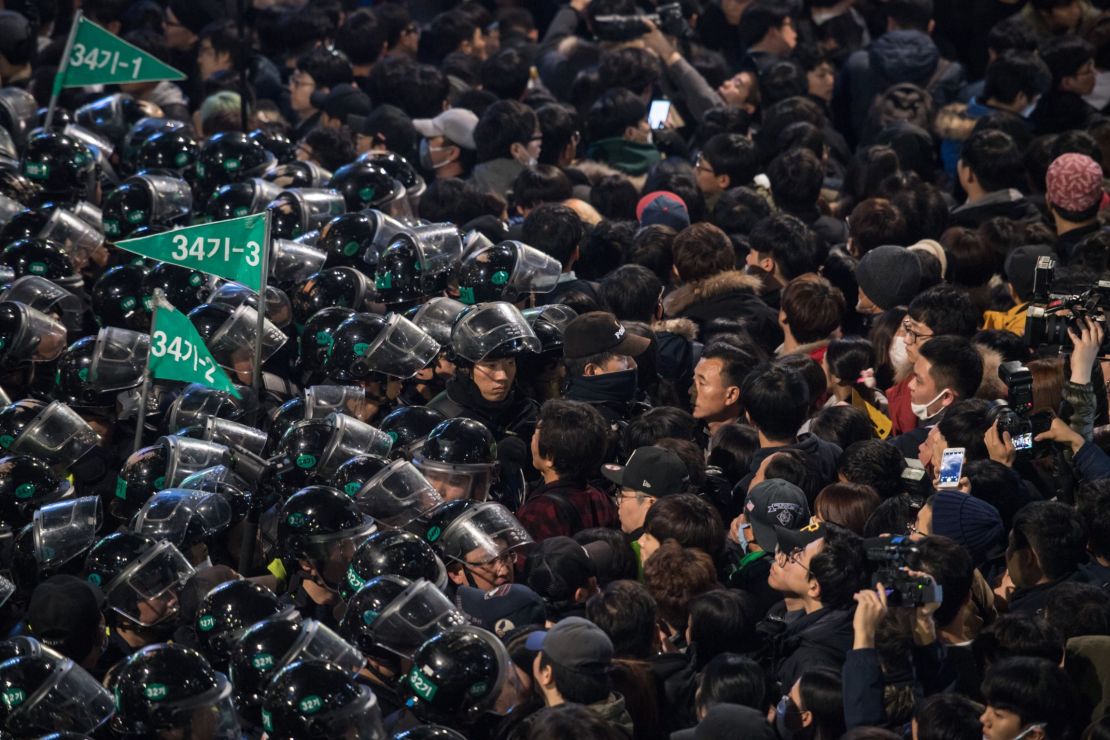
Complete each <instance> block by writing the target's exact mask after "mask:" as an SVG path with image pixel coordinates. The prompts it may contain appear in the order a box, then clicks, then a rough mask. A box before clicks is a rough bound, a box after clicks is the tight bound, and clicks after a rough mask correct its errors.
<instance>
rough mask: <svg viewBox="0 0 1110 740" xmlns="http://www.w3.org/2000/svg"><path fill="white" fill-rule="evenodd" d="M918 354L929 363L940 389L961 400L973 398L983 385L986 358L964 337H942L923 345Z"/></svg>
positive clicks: (931, 375) (934, 379) (931, 373)
mask: <svg viewBox="0 0 1110 740" xmlns="http://www.w3.org/2000/svg"><path fill="white" fill-rule="evenodd" d="M918 354H919V355H921V356H922V357H924V358H925V359H926V360H928V362H929V375H930V377H932V379H933V382H934V383H936V387H937V390H938V391H939V390H940V389H942V388H948V389H949V390H950V391H952V392H953V393H955V394H956V396H957V397H959V398H960V400H964V399H971V398H973V397H974V396H975V391H977V390H979V384H980V383H981V382H983V357H982V356H981V355H980V354H979V353H978V352H977V351H976V349H975V347H974V346H973V345H972V344H971V341H970V340H968V339H965V338H964V337H959V336H954V335H942V336H939V337H933V338H932V339H930V340H929V341H928V342H926V343H925V344H923V345H921V349H919V350H918ZM984 414H985V412H984Z"/></svg>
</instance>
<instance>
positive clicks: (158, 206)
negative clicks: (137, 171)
mask: <svg viewBox="0 0 1110 740" xmlns="http://www.w3.org/2000/svg"><path fill="white" fill-rule="evenodd" d="M136 179H138V180H142V181H143V182H144V183H146V185H147V187H148V188H149V189H150V191H151V193H152V194H153V196H154V199H153V200H154V206H153V211H152V212H151V214H150V222H151V223H155V224H165V223H168V222H171V221H176V220H178V219H181V218H184V217H186V216H188V215H189V214H190V213H192V212H193V191H192V189H191V188H190V187H189V183H187V182H185V180H183V179H182V178H180V177H177V176H175V175H170V174H166V173H160V172H144V173H143V174H141V175H137V176H136Z"/></svg>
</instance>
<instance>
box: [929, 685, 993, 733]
mask: <svg viewBox="0 0 1110 740" xmlns="http://www.w3.org/2000/svg"><path fill="white" fill-rule="evenodd" d="M982 714H983V705H982V704H976V703H975V702H974V701H972V700H971V699H970V698H968V697H967V696H964V695H963V694H957V693H955V692H948V693H944V694H933V695H932V696H928V697H926V698H924V699H922V700H921V701H919V702H918V703H917V705H916V706H915V707H914V710H913V720H914V725H915V726H916V727H917V740H963V738H977V737H981V736H982V733H983V725H982V723H980V722H979V717H980V716H981V715H982Z"/></svg>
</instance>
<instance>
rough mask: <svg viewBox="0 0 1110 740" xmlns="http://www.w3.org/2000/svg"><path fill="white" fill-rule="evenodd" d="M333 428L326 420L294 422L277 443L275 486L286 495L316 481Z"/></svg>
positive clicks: (275, 451)
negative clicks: (277, 461)
mask: <svg viewBox="0 0 1110 740" xmlns="http://www.w3.org/2000/svg"><path fill="white" fill-rule="evenodd" d="M334 433H335V427H334V426H332V425H331V424H330V423H329V422H328V421H327V420H326V419H304V420H302V421H296V422H294V423H293V424H292V425H291V426H290V427H289V428H288V429H286V430H285V432H284V433H283V434H282V435H281V438H280V439H279V440H278V443H277V446H276V447H275V448H274V458H276V459H277V460H279V461H280V462H279V463H278V466H277V471H276V473H275V483H276V485H277V486H278V488H279V490H281V491H282V492H283V493H284V494H285V495H289V494H291V493H293V492H294V491H297V490H298V489H301V488H303V487H305V486H310V485H312V484H314V483H316V482H317V480H318V468H319V463H320V461H321V459H322V458H323V456H324V452H325V451H326V450H327V448H328V443H330V442H331V439H332V435H333V434H334Z"/></svg>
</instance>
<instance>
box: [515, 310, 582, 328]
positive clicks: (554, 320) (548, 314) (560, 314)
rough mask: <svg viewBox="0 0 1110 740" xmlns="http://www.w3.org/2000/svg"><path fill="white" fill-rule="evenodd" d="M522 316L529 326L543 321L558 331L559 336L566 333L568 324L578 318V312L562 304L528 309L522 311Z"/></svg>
mask: <svg viewBox="0 0 1110 740" xmlns="http://www.w3.org/2000/svg"><path fill="white" fill-rule="evenodd" d="M521 314H523V315H524V318H525V319H526V320H527V321H528V324H529V326H531V325H533V324H535V323H536V321H538V320H540V319H542V320H544V321H546V322H547V323H549V324H551V325H552V326H554V327H555V328H556V329H558V330H559V334H562V333H563V332H565V331H566V329H567V324H569V323H570V322H572V321H574V320H575V319H576V318H578V312H577V311H575V310H574V309H573V308H571V307H570V306H564V305H563V304H561V303H552V304H550V305H547V306H537V307H536V308H526V309H524V310H523V311H521Z"/></svg>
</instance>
